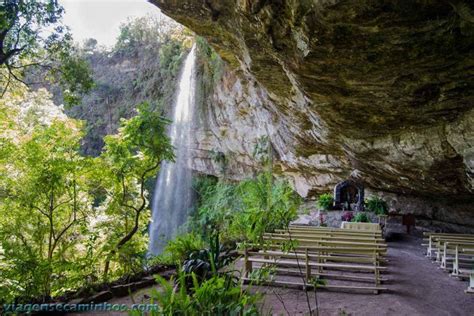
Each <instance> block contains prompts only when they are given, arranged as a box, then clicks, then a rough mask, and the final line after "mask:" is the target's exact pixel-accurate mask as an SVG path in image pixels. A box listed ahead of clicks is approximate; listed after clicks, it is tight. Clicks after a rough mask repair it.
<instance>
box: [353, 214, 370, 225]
mask: <svg viewBox="0 0 474 316" xmlns="http://www.w3.org/2000/svg"><path fill="white" fill-rule="evenodd" d="M352 221H353V222H356V223H370V220H369V217H368V216H367V214H365V213H357V214H356V215H355V216H354V218H353V219H352Z"/></svg>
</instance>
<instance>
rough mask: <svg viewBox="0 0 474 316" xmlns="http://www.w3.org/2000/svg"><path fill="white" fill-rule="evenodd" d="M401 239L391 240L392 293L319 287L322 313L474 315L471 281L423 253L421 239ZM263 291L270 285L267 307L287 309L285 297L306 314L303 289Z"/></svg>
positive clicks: (276, 311) (297, 312) (293, 308)
mask: <svg viewBox="0 0 474 316" xmlns="http://www.w3.org/2000/svg"><path fill="white" fill-rule="evenodd" d="M400 238H402V239H399V240H397V241H392V242H388V245H389V250H388V258H389V260H390V262H389V264H388V267H389V274H388V275H387V277H388V278H389V283H387V285H386V286H387V287H388V288H389V289H390V292H388V293H383V294H379V295H373V294H354V293H341V292H329V291H320V292H319V293H318V295H317V296H318V303H319V307H320V308H319V311H320V313H319V315H321V316H326V315H357V316H358V315H377V316H380V315H397V316H399V315H410V316H415V315H427V316H428V315H429V316H437V315H462V316H472V315H474V295H469V294H465V293H464V290H465V289H466V288H467V282H466V281H462V282H461V281H459V280H458V279H455V278H452V277H450V276H449V275H448V273H446V272H444V271H442V270H440V269H438V266H437V265H435V264H433V263H432V262H431V261H430V260H429V259H428V258H426V257H425V256H424V253H423V249H422V247H421V246H420V244H421V240H420V239H418V238H414V237H410V236H400ZM261 290H263V291H266V292H268V291H269V290H270V293H269V294H267V295H266V296H265V305H264V306H265V308H266V309H271V310H272V313H273V314H277V315H281V314H284V315H286V314H287V312H286V311H285V308H284V307H283V305H282V303H281V302H280V300H283V301H284V302H285V305H286V309H287V310H288V312H289V314H290V315H302V314H307V311H308V305H307V302H306V296H305V295H304V292H302V291H298V290H290V289H281V288H272V289H270V288H261ZM273 291H275V292H276V293H277V294H273V293H271V292H273ZM278 296H279V297H280V299H279V298H278ZM310 302H311V305H312V306H315V301H314V295H311V296H310ZM344 313H345V314H344Z"/></svg>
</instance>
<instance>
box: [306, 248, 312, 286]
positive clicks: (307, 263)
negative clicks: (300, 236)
mask: <svg viewBox="0 0 474 316" xmlns="http://www.w3.org/2000/svg"><path fill="white" fill-rule="evenodd" d="M305 255H306V257H305V262H306V282H308V281H309V280H310V279H311V266H310V265H309V256H308V248H306V250H305Z"/></svg>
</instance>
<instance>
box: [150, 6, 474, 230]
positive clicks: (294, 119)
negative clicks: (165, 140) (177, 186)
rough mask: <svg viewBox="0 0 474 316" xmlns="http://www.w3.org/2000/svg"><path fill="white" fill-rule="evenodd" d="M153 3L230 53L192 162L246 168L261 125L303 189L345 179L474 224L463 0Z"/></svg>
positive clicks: (408, 206)
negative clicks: (449, 0) (353, 179)
mask: <svg viewBox="0 0 474 316" xmlns="http://www.w3.org/2000/svg"><path fill="white" fill-rule="evenodd" d="M151 2H152V3H155V4H156V5H157V6H158V7H160V8H161V9H162V11H163V12H164V13H165V14H167V15H169V16H170V17H172V18H173V19H175V20H176V21H178V22H180V23H182V24H184V25H185V26H187V27H189V28H190V29H191V30H193V31H195V32H196V33H197V34H198V35H201V36H203V37H205V38H206V39H207V40H208V41H209V43H210V44H211V45H212V46H213V47H214V49H215V50H216V51H217V52H218V53H219V55H220V56H221V57H222V58H223V59H224V60H225V61H226V62H227V64H228V68H229V71H227V72H226V74H225V75H224V76H223V78H222V79H221V80H220V82H219V83H218V85H217V86H216V87H215V89H214V92H213V94H212V96H211V97H210V99H209V100H210V102H207V103H206V104H205V105H204V107H205V109H204V111H202V113H204V114H202V115H201V116H202V117H201V119H202V120H203V121H204V122H205V124H200V127H199V129H198V130H197V131H196V144H195V155H194V159H193V167H194V168H195V169H196V170H199V171H202V172H205V173H212V174H222V173H223V172H225V175H226V176H227V177H230V178H242V177H245V176H248V175H251V174H252V173H254V172H255V170H258V169H259V164H258V162H257V160H256V159H255V157H254V155H253V153H254V149H255V146H256V144H258V142H259V141H260V140H261V139H262V138H264V137H268V138H269V140H270V142H271V144H272V148H273V151H274V155H275V161H276V162H275V169H276V170H277V173H280V174H281V175H284V176H286V177H287V178H289V179H290V180H291V181H292V183H293V184H294V187H295V188H296V190H297V191H298V192H299V193H300V194H301V195H302V196H312V195H314V194H318V193H321V192H330V191H331V190H332V187H333V186H334V185H335V184H336V183H337V182H339V181H342V180H344V179H347V178H355V179H358V180H359V181H363V182H364V184H365V186H366V187H367V188H369V189H370V190H371V191H372V192H375V193H377V194H382V195H384V196H385V197H386V198H387V200H388V201H389V205H390V207H391V208H392V209H395V210H398V211H400V212H414V213H415V214H416V215H417V216H418V219H419V222H420V223H422V224H423V225H424V226H436V227H439V228H441V229H450V230H459V231H469V230H472V229H473V228H474V5H473V4H472V3H470V2H468V1H465V2H463V1H451V2H448V1H441V0H439V1H435V0H428V1H425V0H423V1H421V0H419V1H418V0H414V1H396V0H391V1H390V0H385V1H378V0H372V1H370V0H362V1H354V0H353V1H338V0H327V1H325V0H319V1H318V0H287V1H285V0H279V1H278V0H266V1H265V0H260V1H258V0H256V1H252V0H234V1H230V0H224V1H217V0H205V1H202V0H179V1H178V0H153V1H151ZM216 157H217V158H219V157H220V159H216ZM223 165H224V166H223Z"/></svg>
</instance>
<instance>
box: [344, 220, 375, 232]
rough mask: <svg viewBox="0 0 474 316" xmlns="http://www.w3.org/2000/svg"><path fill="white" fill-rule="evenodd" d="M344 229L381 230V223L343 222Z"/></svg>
mask: <svg viewBox="0 0 474 316" xmlns="http://www.w3.org/2000/svg"><path fill="white" fill-rule="evenodd" d="M341 228H342V229H351V230H357V231H375V232H379V231H381V228H380V225H379V224H377V223H355V222H342V223H341Z"/></svg>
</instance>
